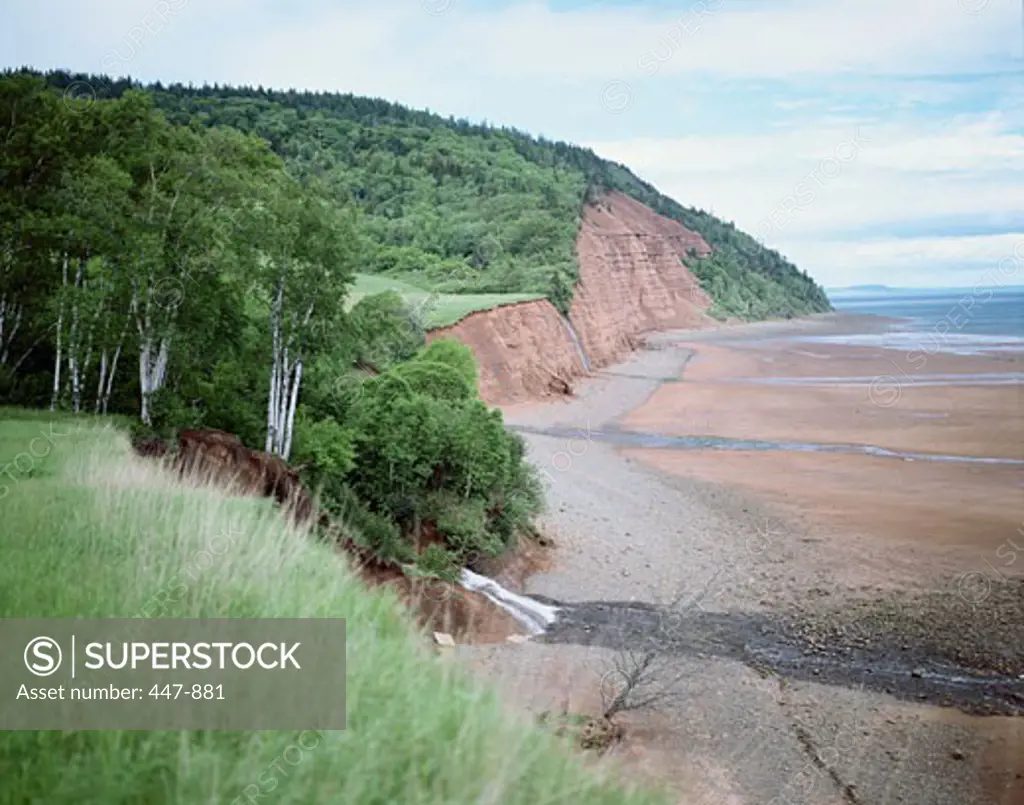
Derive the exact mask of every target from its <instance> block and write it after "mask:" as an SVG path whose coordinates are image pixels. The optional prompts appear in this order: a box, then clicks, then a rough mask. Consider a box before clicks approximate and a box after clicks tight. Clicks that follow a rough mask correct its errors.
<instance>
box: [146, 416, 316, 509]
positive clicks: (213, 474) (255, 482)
mask: <svg viewBox="0 0 1024 805" xmlns="http://www.w3.org/2000/svg"><path fill="white" fill-rule="evenodd" d="M146 448H148V449H150V450H152V449H153V445H152V443H150V442H147V443H144V444H143V449H146ZM140 452H142V451H141V450H140ZM174 464H175V466H176V467H177V468H178V469H179V471H180V472H182V473H190V474H193V475H195V476H197V477H209V478H214V479H217V480H218V481H219V482H220V483H222V484H224V485H225V486H227V487H228V488H229V489H231V490H232V491H235V492H236V493H238V494H242V495H262V496H264V497H272V498H274V499H275V500H276V501H277V502H278V503H279V504H281V506H282V507H283V508H285V509H287V510H288V511H289V513H290V514H291V515H292V516H293V517H294V519H295V520H296V521H298V522H305V521H307V520H309V519H310V518H311V517H312V516H313V514H314V511H313V500H312V498H311V497H310V495H309V492H307V491H306V489H305V488H304V487H303V486H302V481H301V480H300V479H299V472H298V470H297V469H295V468H293V467H289V466H288V464H287V463H286V462H285V461H283V460H282V459H281V458H279V457H278V456H273V455H270V454H269V453H263V452H261V451H259V450H250V449H249V448H248V447H246V446H245V445H244V444H243V443H242V440H241V439H239V438H238V437H237V436H234V435H233V434H230V433H225V432H224V431H220V430H185V431H182V432H181V434H180V435H179V436H178V450H177V453H176V454H175V456H174Z"/></svg>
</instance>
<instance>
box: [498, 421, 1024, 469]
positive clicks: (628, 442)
mask: <svg viewBox="0 0 1024 805" xmlns="http://www.w3.org/2000/svg"><path fill="white" fill-rule="evenodd" d="M507 427H508V428H509V430H514V431H517V432H519V433H534V434H538V435H541V436H555V437H557V438H565V439H575V438H579V433H580V431H579V428H560V427H550V428H531V427H527V426H523V425H508V426H507ZM587 437H588V439H592V440H595V441H599V442H605V443H607V444H613V445H620V446H622V447H649V448H664V449H670V450H780V451H785V452H793V453H845V454H849V455H864V456H878V457H882V458H898V459H902V460H903V461H943V462H957V463H965V464H998V465H1007V466H1024V459H1019V458H993V457H987V456H958V455H946V454H943V453H907V452H903V451H900V450H890V449H889V448H887V447H878V446H875V445H863V444H842V443H828V442H790V441H774V440H769V439H729V438H726V437H724V436H664V435H662V434H660V433H644V432H643V431H632V430H621V429H619V428H614V427H613V428H605V429H604V430H593V429H591V430H588V431H587Z"/></svg>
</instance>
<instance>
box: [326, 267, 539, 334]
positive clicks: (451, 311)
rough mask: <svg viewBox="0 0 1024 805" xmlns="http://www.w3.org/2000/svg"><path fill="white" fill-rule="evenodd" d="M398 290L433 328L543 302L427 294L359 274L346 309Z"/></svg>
mask: <svg viewBox="0 0 1024 805" xmlns="http://www.w3.org/2000/svg"><path fill="white" fill-rule="evenodd" d="M384 291H396V292H397V293H399V294H400V295H401V296H402V298H403V299H405V300H406V301H407V302H408V303H409V305H410V306H411V307H418V306H423V308H424V311H423V312H424V313H425V314H426V321H427V325H428V326H429V327H430V328H437V327H447V326H449V325H451V324H455V322H457V321H459V319H462V318H464V317H466V316H468V315H469V314H470V313H476V312H477V311H480V310H490V309H491V308H495V307H501V306H502V305H511V304H514V303H516V302H527V301H530V300H531V299H543V298H544V295H543V294H537V293H533V294H530V293H504V294H497V293H495V294H451V293H435V292H431V291H427V290H425V289H424V288H420V287H418V286H416V285H413V284H411V283H408V282H402V281H401V280H397V279H394V278H392V277H384V276H379V275H373V274H357V275H356V281H355V283H354V284H353V285H352V289H351V290H350V291H349V293H348V296H346V297H345V306H346V307H348V308H351V307H352V306H353V305H355V304H356V303H357V302H358V301H359V300H360V299H362V298H363V297H364V296H370V295H372V294H378V293H383V292H384Z"/></svg>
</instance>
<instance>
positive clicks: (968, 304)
mask: <svg viewBox="0 0 1024 805" xmlns="http://www.w3.org/2000/svg"><path fill="white" fill-rule="evenodd" d="M829 299H830V300H831V302H832V305H833V307H835V309H836V310H838V311H841V312H844V313H868V314H874V315H878V316H886V317H888V318H893V319H898V320H899V321H898V322H897V323H895V324H892V325H891V326H890V327H889V329H888V330H887V331H885V332H880V333H862V334H856V335H843V336H823V337H820V338H815V339H814V340H816V341H834V342H841V343H845V344H855V345H862V346H880V347H885V348H888V349H899V350H918V349H920V350H925V351H927V352H929V353H934V352H945V353H950V354H955V355H986V354H994V353H1005V352H1024V287H1020V286H1018V287H1013V288H981V289H976V290H975V289H971V288H936V289H925V288H921V289H917V288H914V289H909V288H908V289H887V290H878V291H875V290H870V291H869V290H864V291H843V292H835V293H832V294H830V295H829Z"/></svg>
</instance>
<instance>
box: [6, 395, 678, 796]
mask: <svg viewBox="0 0 1024 805" xmlns="http://www.w3.org/2000/svg"><path fill="white" fill-rule="evenodd" d="M0 472H2V473H3V477H2V481H0V522H2V524H3V525H2V528H0V535H2V542H0V616H2V617H50V618H61V617H65V618H66V617H85V618H90V617H92V618H95V617H131V616H133V615H135V614H137V613H139V612H140V611H141V610H143V608H144V607H146V606H147V604H149V603H151V602H152V601H153V599H154V596H156V595H157V594H158V593H159V592H160V590H162V589H163V588H165V587H166V586H167V584H168V580H169V579H172V578H175V577H176V576H177V577H178V578H188V579H190V581H189V584H188V589H187V592H186V593H184V594H183V595H181V597H180V600H179V601H177V602H170V603H168V604H166V608H165V609H164V611H163V613H162V617H172V618H182V617H211V618H217V617H230V618H262V617H344V618H346V619H347V634H348V647H347V656H348V668H347V675H346V676H347V678H346V679H345V680H342V679H339V680H338V684H339V685H340V684H342V683H343V682H344V683H345V684H346V686H347V707H348V729H347V730H345V731H338V732H323V733H322V736H321V740H320V741H319V742H317V744H316V746H315V747H314V748H309V749H307V750H305V751H303V752H302V753H301V755H300V760H299V761H298V762H296V763H295V764H291V761H289V764H283V763H282V762H281V757H282V755H283V753H284V752H285V750H286V749H288V748H289V747H292V746H294V745H295V742H296V740H297V737H298V733H295V732H73V731H47V732H42V731H41V732H3V733H0V802H2V803H11V805H14V804H15V803H17V804H18V805H21V804H22V803H46V804H47V805H62V804H63V803H75V804H76V805H83V804H85V803H96V804H97V805H99V804H100V803H102V805H116V804H117V803H126V804H127V803H138V804H139V805H143V804H144V805H156V804H157V803H175V805H196V804H197V803H203V804H204V805H247V804H248V803H257V802H260V803H265V804H266V805H269V804H270V803H281V804H282V805H283V804H285V803H290V804H292V805H299V803H301V804H302V805H309V804H310V803H325V805H326V804H327V803H330V804H331V805H335V803H345V805H370V803H374V805H376V804H377V803H379V805H392V803H402V804H403V805H413V804H414V803H437V804H438V805H441V803H444V804H445V805H462V804H463V803H464V804H465V805H470V803H473V804H474V805H480V804H481V803H493V804H494V805H516V804H517V803H522V805H540V804H543V803H547V804H548V805H556V803H577V802H578V803H606V804H607V805H612V804H613V803H615V804H616V805H627V804H632V803H636V804H637V805H639V803H654V802H658V801H660V800H658V799H656V798H655V797H654V796H653V795H650V794H645V793H640V792H625V791H623V790H622V789H621V788H619V787H617V786H616V784H614V783H612V782H611V781H609V780H606V779H602V778H600V777H599V776H598V775H597V772H596V771H595V770H588V769H585V768H584V767H583V765H582V763H581V762H580V760H579V759H578V758H575V757H573V756H572V755H571V754H570V752H569V751H568V749H566V748H565V747H564V746H563V745H561V744H560V743H559V742H558V739H556V738H554V737H553V736H551V735H549V734H547V733H544V732H541V731H540V730H539V729H538V728H536V727H534V726H532V725H530V724H528V723H526V722H525V720H523V719H518V718H514V717H512V716H511V715H510V714H509V712H508V711H507V710H505V709H504V708H503V707H502V706H501V705H500V703H499V702H498V700H497V698H496V697H495V695H494V694H493V692H491V691H490V690H488V689H485V688H482V687H480V686H479V685H477V684H476V683H475V682H474V681H473V680H471V679H470V678H469V677H468V673H467V672H466V671H464V670H463V669H461V668H460V667H459V666H458V665H457V664H456V663H454V662H453V661H451V660H450V659H447V658H442V657H438V656H436V655H435V654H433V653H432V652H431V651H430V650H429V649H428V647H427V644H426V641H425V640H424V639H423V637H422V635H419V634H417V633H416V632H415V631H414V629H413V627H412V626H411V625H410V623H409V621H408V620H407V618H405V617H404V616H402V614H401V613H400V612H399V610H398V609H397V607H396V601H395V599H394V598H393V597H391V596H390V595H386V594H382V593H379V592H371V591H369V590H367V589H366V588H365V587H363V586H362V585H361V584H360V583H359V582H357V581H356V580H355V578H354V577H353V575H352V573H351V571H350V570H349V569H348V567H347V566H346V564H345V563H344V562H343V561H342V559H341V558H340V557H338V556H337V555H336V554H335V553H334V552H333V551H332V550H331V549H329V548H328V547H326V546H324V545H321V544H318V543H316V542H314V541H313V540H311V539H309V538H308V536H307V535H304V534H302V533H299V532H297V531H295V530H292V529H290V528H288V527H286V526H285V525H284V521H283V520H282V519H281V518H280V516H279V515H278V514H277V512H276V511H275V510H274V509H273V508H272V506H271V505H270V504H269V503H268V502H265V501H257V500H251V499H240V498H228V497H225V496H223V495H221V494H220V493H219V492H216V491H214V490H210V489H197V488H185V487H183V486H181V485H179V484H178V483H177V482H176V481H174V480H173V479H172V478H171V477H170V476H168V475H167V474H166V473H164V472H163V471H162V470H161V469H160V468H159V467H158V466H156V465H155V464H151V463H147V462H145V461H143V460H142V459H138V458H136V457H134V455H133V454H132V453H131V451H130V447H129V444H128V441H127V438H126V437H125V435H124V434H123V432H122V431H120V430H118V429H117V428H115V427H114V426H113V425H112V424H110V423H107V424H106V425H105V426H103V425H101V424H97V423H96V420H85V421H80V423H72V422H69V421H68V420H59V419H58V420H53V419H51V417H50V416H48V415H44V414H39V413H32V414H28V413H26V414H24V415H22V414H20V413H16V412H13V411H11V410H10V409H8V410H6V411H0ZM225 535H230V537H231V543H230V544H231V547H230V549H229V550H226V551H221V552H220V556H219V557H218V559H217V561H215V562H213V563H212V564H208V566H206V567H205V569H203V570H197V566H190V562H191V557H194V556H196V555H197V553H198V552H201V551H203V550H204V549H205V548H206V547H207V546H209V545H210V544H211V543H212V541H214V540H218V539H220V540H221V541H220V542H218V544H220V545H223V544H224V543H223V537H224V536H225ZM186 571H187V574H186ZM179 574H181V575H179ZM303 746H305V744H303ZM294 755H295V751H293V752H292V756H294ZM275 764H276V765H275ZM275 769H276V770H277V771H275ZM282 769H283V771H281V770H282ZM268 775H269V776H268ZM271 783H273V786H272V789H273V790H272V793H271Z"/></svg>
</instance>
